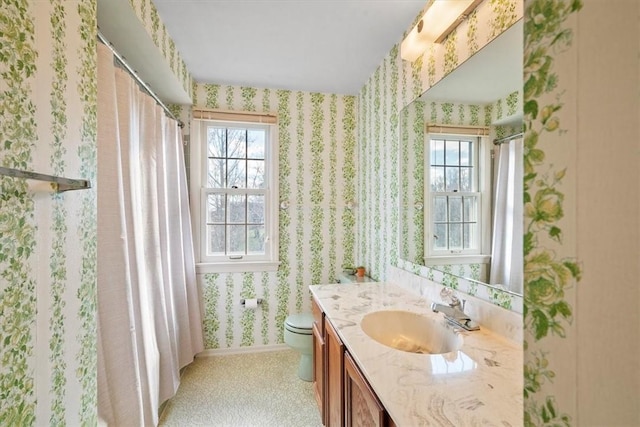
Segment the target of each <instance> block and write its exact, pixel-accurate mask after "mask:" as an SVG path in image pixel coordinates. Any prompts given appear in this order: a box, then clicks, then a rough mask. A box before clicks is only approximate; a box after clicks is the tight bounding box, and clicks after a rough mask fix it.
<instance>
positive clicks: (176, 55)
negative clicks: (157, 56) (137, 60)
mask: <svg viewBox="0 0 640 427" xmlns="http://www.w3.org/2000/svg"><path fill="white" fill-rule="evenodd" d="M130 2H131V7H132V8H133V11H134V12H135V14H136V16H137V17H138V19H139V20H140V22H141V23H142V25H143V26H144V28H145V29H146V30H147V33H149V35H150V36H151V39H152V40H153V43H154V44H155V45H156V47H157V48H158V51H159V52H161V53H162V55H163V56H164V58H165V60H166V61H167V64H169V67H170V68H171V71H172V72H173V74H174V75H175V77H176V78H177V79H178V81H179V82H181V83H182V87H183V88H184V90H185V92H186V93H188V94H189V95H190V97H191V99H193V90H194V84H195V83H194V81H193V78H192V77H191V74H190V73H189V70H188V69H187V64H185V62H184V61H183V60H182V57H181V56H180V52H178V50H177V49H176V45H175V42H174V41H173V39H172V38H171V36H170V35H169V33H168V31H167V28H166V27H165V25H164V23H162V19H160V15H159V14H158V10H157V9H156V6H155V5H154V4H153V1H152V0H130Z"/></svg>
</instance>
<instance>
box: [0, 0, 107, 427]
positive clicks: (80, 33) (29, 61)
mask: <svg viewBox="0 0 640 427" xmlns="http://www.w3.org/2000/svg"><path fill="white" fill-rule="evenodd" d="M96 28H97V27H96V2H95V1H94V0H83V1H78V2H65V1H62V0H51V1H49V2H33V1H27V0H9V1H6V2H4V3H3V6H2V17H1V18H0V76H1V79H0V116H1V120H0V139H1V140H2V141H3V143H2V145H1V146H0V164H1V165H2V166H4V167H11V168H18V169H26V170H32V171H37V172H41V173H48V174H55V175H62V176H67V177H71V178H84V179H89V180H91V181H92V183H93V184H94V186H95V182H94V178H95V171H96V156H95V141H96V115H95V109H96V77H95V40H96ZM36 88H38V91H36ZM0 187H1V189H2V191H1V196H0V230H1V232H0V271H2V273H1V274H0V307H1V309H0V342H2V345H1V346H0V425H20V426H22V425H45V424H50V425H89V426H93V425H96V424H97V408H96V401H97V390H96V382H95V377H96V372H95V371H96V347H95V337H96V330H95V327H96V325H95V299H96V291H95V260H96V251H95V227H96V223H95V212H96V204H95V189H91V190H83V191H79V192H67V193H62V194H55V193H52V192H51V191H48V190H44V191H43V189H42V187H36V186H32V184H28V183H26V182H25V181H24V180H20V179H16V178H7V177H1V178H0ZM36 331H37V333H36Z"/></svg>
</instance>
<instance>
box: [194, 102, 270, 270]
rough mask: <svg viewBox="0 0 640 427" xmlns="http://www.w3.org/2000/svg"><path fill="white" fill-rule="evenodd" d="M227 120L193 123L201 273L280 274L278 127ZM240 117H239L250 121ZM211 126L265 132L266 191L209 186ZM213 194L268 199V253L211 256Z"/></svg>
mask: <svg viewBox="0 0 640 427" xmlns="http://www.w3.org/2000/svg"><path fill="white" fill-rule="evenodd" d="M225 114H226V117H225V118H224V120H220V119H214V118H206V117H205V118H194V119H193V120H192V122H191V129H192V132H191V144H190V159H191V162H190V166H191V167H190V178H191V184H190V193H191V215H192V226H193V230H194V249H195V255H196V272H197V273H239V272H261V271H276V270H277V269H278V266H279V264H280V262H279V253H278V249H279V242H278V236H279V229H278V225H279V215H278V187H279V185H278V173H279V172H278V153H279V151H278V127H277V124H275V123H268V124H265V123H260V122H259V121H257V120H256V121H255V122H254V121H247V120H242V119H240V120H233V113H230V112H229V113H225ZM243 114H246V113H239V117H246V115H243ZM211 125H215V126H224V127H226V128H229V127H231V128H238V127H241V128H245V129H265V130H266V131H267V132H266V138H265V139H266V140H265V188H264V189H250V188H213V187H208V186H207V179H208V177H207V170H208V166H207V163H208V151H207V148H208V147H207V137H206V133H207V128H208V127H209V126H211ZM209 194H228V195H240V194H242V195H244V194H246V195H251V194H264V195H265V224H264V225H265V235H266V239H265V253H264V254H260V255H243V256H242V258H241V259H236V258H235V257H230V256H229V255H219V256H208V255H207V248H206V245H207V237H206V233H207V196H208V195H209Z"/></svg>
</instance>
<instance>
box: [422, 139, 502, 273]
mask: <svg viewBox="0 0 640 427" xmlns="http://www.w3.org/2000/svg"><path fill="white" fill-rule="evenodd" d="M438 139H445V140H446V139H456V140H468V141H472V145H473V147H474V148H473V153H474V156H473V157H474V159H473V160H474V161H473V168H474V171H475V174H476V178H475V179H476V181H477V182H476V185H477V188H476V191H470V192H463V191H457V192H437V193H435V192H432V191H431V141H432V140H438ZM424 153H425V185H424V189H425V200H427V201H428V203H427V206H428V208H427V209H425V210H424V215H425V218H424V223H425V225H426V227H425V248H426V251H425V257H424V261H425V265H427V266H428V265H441V264H469V263H486V262H489V260H490V257H491V256H490V253H491V227H492V224H491V223H490V221H491V182H490V181H491V144H490V141H489V138H488V137H486V136H482V135H475V134H464V133H453V132H451V133H444V132H443V133H440V132H427V133H426V135H425V149H424ZM436 195H447V196H452V195H458V196H468V195H477V198H478V208H477V216H478V218H477V224H478V227H477V228H478V230H477V232H476V238H477V240H478V246H477V248H475V249H468V250H460V251H453V250H450V249H446V250H443V249H435V248H434V239H433V236H434V234H435V233H434V231H435V225H434V215H432V213H433V212H434V204H435V196H436Z"/></svg>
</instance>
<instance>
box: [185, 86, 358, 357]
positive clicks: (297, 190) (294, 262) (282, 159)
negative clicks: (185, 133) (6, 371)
mask: <svg viewBox="0 0 640 427" xmlns="http://www.w3.org/2000/svg"><path fill="white" fill-rule="evenodd" d="M195 100H196V104H195V105H196V106H198V107H206V108H218V109H223V110H246V111H260V112H266V111H271V112H276V113H277V114H278V134H279V135H278V138H279V150H280V153H279V174H280V175H279V181H280V183H279V185H280V187H279V192H280V200H281V201H287V202H289V208H288V209H281V210H279V227H280V235H279V242H280V248H279V253H280V263H281V264H280V268H279V269H278V271H277V272H268V273H232V274H226V273H219V274H201V275H199V276H198V277H199V280H200V284H201V286H202V288H203V295H204V306H205V319H204V327H205V347H206V348H208V349H217V348H238V347H249V346H261V345H272V344H278V343H282V342H283V329H282V324H283V322H284V319H285V318H286V316H287V315H288V314H289V313H297V312H302V311H309V309H310V295H309V291H308V286H309V285H311V284H318V283H330V282H333V281H335V279H336V274H337V273H339V272H340V271H341V266H342V265H343V264H345V263H349V264H352V263H353V262H354V251H355V235H354V230H355V223H356V211H355V210H352V209H350V208H348V207H347V206H348V205H349V203H350V202H353V201H354V200H355V188H356V185H355V178H356V161H357V159H356V157H355V156H354V152H355V147H356V139H355V132H356V121H355V117H356V114H357V111H356V100H355V97H353V96H343V95H335V94H322V93H308V92H293V91H287V90H273V89H258V88H251V87H240V86H220V85H213V84H198V85H196V91H195ZM241 298H262V299H263V304H262V305H261V306H260V307H259V308H258V309H257V310H255V311H252V310H245V309H243V308H242V307H241V306H240V299H241Z"/></svg>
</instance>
